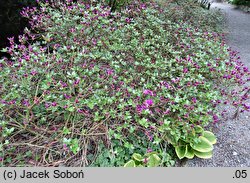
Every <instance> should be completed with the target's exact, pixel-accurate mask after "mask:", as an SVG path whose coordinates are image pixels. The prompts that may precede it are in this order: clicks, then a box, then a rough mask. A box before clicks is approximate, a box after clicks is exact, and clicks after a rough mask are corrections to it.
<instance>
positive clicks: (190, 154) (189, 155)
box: [185, 146, 194, 159]
mask: <svg viewBox="0 0 250 183" xmlns="http://www.w3.org/2000/svg"><path fill="white" fill-rule="evenodd" d="M185 157H186V158H188V159H193V158H194V150H193V149H192V147H191V146H187V152H186V154H185Z"/></svg>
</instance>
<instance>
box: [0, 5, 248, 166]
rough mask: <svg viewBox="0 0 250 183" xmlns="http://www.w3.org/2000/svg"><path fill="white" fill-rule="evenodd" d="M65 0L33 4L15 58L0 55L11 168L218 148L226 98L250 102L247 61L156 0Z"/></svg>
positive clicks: (117, 161) (1, 153)
mask: <svg viewBox="0 0 250 183" xmlns="http://www.w3.org/2000/svg"><path fill="white" fill-rule="evenodd" d="M175 2H176V1H175ZM175 2H173V3H175ZM188 3H189V5H190V4H191V1H190V2H188ZM59 5H60V6H58V5H56V6H53V5H51V4H48V3H42V2H40V6H41V7H39V8H36V7H33V8H31V7H29V8H26V9H25V10H24V11H23V12H22V15H23V16H24V17H26V18H28V19H29V20H30V24H31V29H26V30H25V34H24V35H20V36H19V41H20V43H15V42H14V41H13V39H12V38H9V40H10V46H9V47H8V48H6V49H5V50H4V51H5V52H7V53H9V54H10V55H11V58H10V59H8V58H4V59H1V60H0V70H1V77H0V96H1V103H0V133H1V134H2V135H1V144H0V163H1V166H34V165H36V166H124V165H127V166H130V165H132V166H135V165H138V166H152V165H157V166H173V164H174V161H173V158H174V156H175V155H174V154H175V153H176V154H177V156H178V158H180V159H181V158H184V157H187V158H193V157H194V156H195V155H196V156H198V157H201V158H209V157H211V155H212V150H213V144H214V143H215V142H216V138H215V136H214V135H213V133H212V132H210V131H207V130H205V127H206V126H207V125H208V124H211V123H217V122H218V121H219V119H220V116H221V115H223V114H224V113H225V111H222V113H221V112H219V110H218V108H217V106H218V105H221V104H231V105H233V106H235V107H236V108H237V109H238V111H239V112H244V111H245V110H249V109H250V106H249V104H247V103H246V102H245V101H247V99H248V98H249V95H248V93H247V92H248V91H249V88H248V87H246V86H245V84H246V82H247V81H249V80H250V79H249V74H250V73H249V71H248V69H247V68H246V67H244V65H243V64H242V63H241V62H240V61H239V58H238V56H237V53H236V52H234V51H233V50H230V48H228V47H227V45H226V44H225V42H224V40H223V35H221V34H219V33H215V32H211V31H204V29H205V28H204V27H205V25H204V26H202V25H203V24H200V28H198V27H197V22H196V21H195V19H194V20H192V19H191V18H192V17H190V18H189V19H187V20H186V19H181V18H180V19H176V17H172V18H170V15H169V14H170V13H169V11H170V9H169V8H167V7H165V8H163V7H164V6H159V4H158V3H155V2H147V3H142V2H140V1H133V2H131V3H130V4H129V5H127V6H125V7H124V8H121V10H120V11H115V12H111V8H110V7H109V6H105V5H103V4H98V3H97V4H95V5H90V4H88V3H85V2H77V3H73V2H71V1H68V2H66V3H59ZM171 6H173V7H174V8H178V6H175V4H172V5H171ZM194 6H195V5H194ZM186 8H187V7H186ZM173 11H174V10H173ZM197 11H198V10H197ZM202 11H205V10H202ZM182 12H183V11H181V13H182ZM175 13H176V12H175ZM180 16H182V15H180ZM200 21H201V22H202V21H204V20H203V19H200ZM203 28H204V29H203ZM147 153H149V154H147ZM150 153H151V154H150ZM131 157H132V160H131ZM136 158H137V159H136ZM142 158H143V159H142ZM136 161H139V162H136ZM128 162H130V163H128ZM131 162H132V163H131ZM133 162H134V163H133ZM149 162H150V163H149Z"/></svg>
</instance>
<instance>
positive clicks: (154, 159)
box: [148, 154, 161, 167]
mask: <svg viewBox="0 0 250 183" xmlns="http://www.w3.org/2000/svg"><path fill="white" fill-rule="evenodd" d="M160 162H161V158H159V156H157V155H156V154H152V155H151V156H149V159H148V167H157V166H159V165H160Z"/></svg>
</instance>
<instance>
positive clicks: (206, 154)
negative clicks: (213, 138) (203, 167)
mask: <svg viewBox="0 0 250 183" xmlns="http://www.w3.org/2000/svg"><path fill="white" fill-rule="evenodd" d="M194 154H195V155H196V156H197V157H198V158H203V159H209V158H212V156H213V153H212V151H209V152H199V151H195V150H194Z"/></svg>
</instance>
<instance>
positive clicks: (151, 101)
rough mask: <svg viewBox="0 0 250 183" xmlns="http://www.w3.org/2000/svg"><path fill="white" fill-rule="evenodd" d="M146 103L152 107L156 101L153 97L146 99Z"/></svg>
mask: <svg viewBox="0 0 250 183" xmlns="http://www.w3.org/2000/svg"><path fill="white" fill-rule="evenodd" d="M144 104H145V105H146V107H150V106H152V105H154V101H153V100H152V99H148V100H145V102H144Z"/></svg>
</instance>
